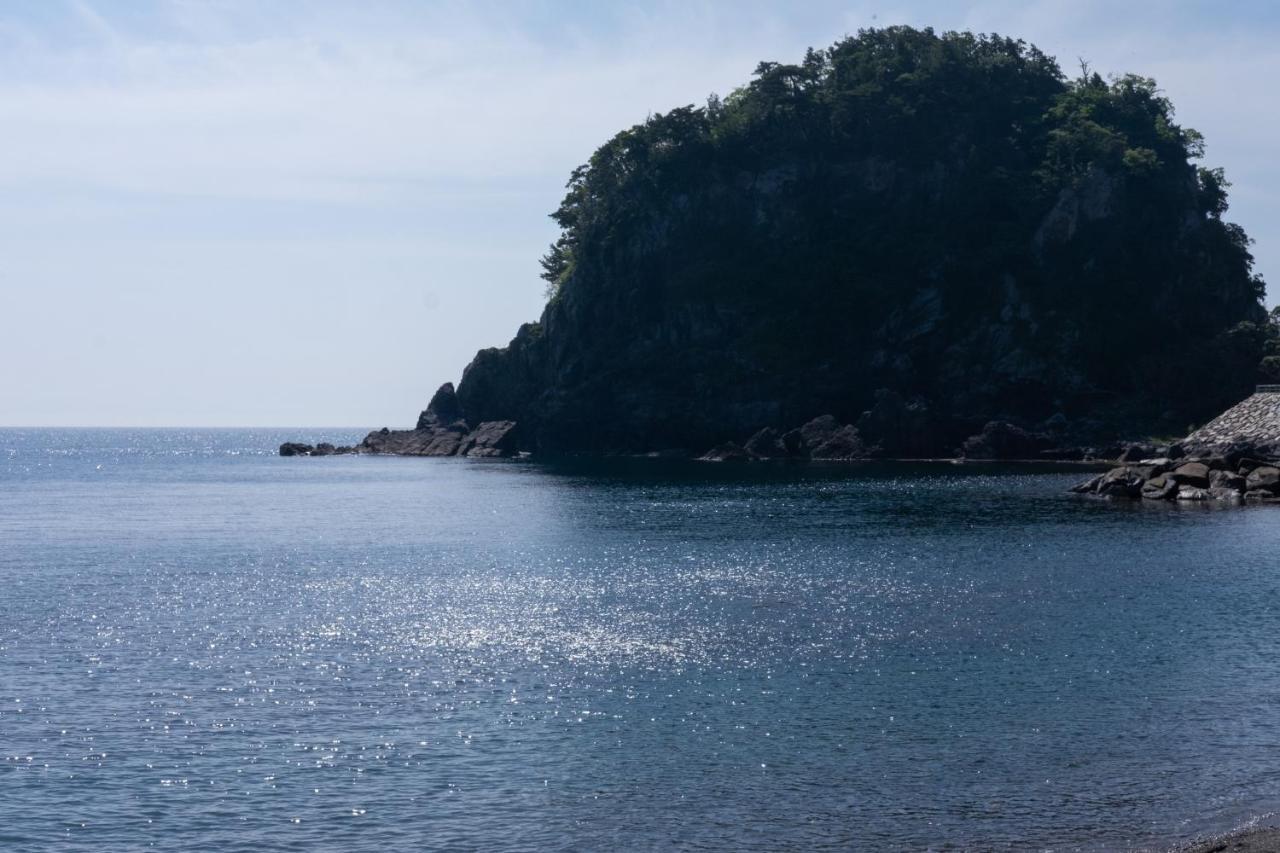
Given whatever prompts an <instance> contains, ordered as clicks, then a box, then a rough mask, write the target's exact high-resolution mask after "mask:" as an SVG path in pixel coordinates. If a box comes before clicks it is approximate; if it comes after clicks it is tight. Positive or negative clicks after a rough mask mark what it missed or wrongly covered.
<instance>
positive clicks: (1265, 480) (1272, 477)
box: [1245, 465, 1280, 493]
mask: <svg viewBox="0 0 1280 853" xmlns="http://www.w3.org/2000/svg"><path fill="white" fill-rule="evenodd" d="M1245 483H1246V485H1247V487H1248V490H1249V491H1251V492H1271V493H1275V492H1280V468H1273V467H1272V466H1270V465H1262V466H1259V467H1257V468H1254V469H1253V470H1252V471H1250V472H1249V475H1248V476H1247V477H1246V478H1245Z"/></svg>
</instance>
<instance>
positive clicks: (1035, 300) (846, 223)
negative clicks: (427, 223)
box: [457, 28, 1264, 455]
mask: <svg viewBox="0 0 1280 853" xmlns="http://www.w3.org/2000/svg"><path fill="white" fill-rule="evenodd" d="M1199 152H1200V142H1199V137H1198V135H1196V134H1195V133H1194V132H1193V131H1187V130H1183V129H1181V128H1179V127H1178V126H1177V125H1176V124H1174V123H1173V121H1172V107H1171V106H1170V105H1169V104H1168V102H1167V101H1165V100H1164V99H1163V98H1162V97H1161V96H1160V95H1159V93H1158V91H1157V90H1156V89H1155V87H1154V84H1153V83H1152V82H1151V81H1148V80H1143V79H1141V78H1133V77H1127V78H1121V79H1119V80H1116V81H1114V82H1112V83H1110V84H1107V83H1105V82H1103V81H1102V80H1101V79H1100V78H1098V77H1097V76H1096V75H1094V76H1092V77H1086V78H1082V79H1080V80H1076V81H1067V80H1065V79H1064V78H1063V76H1062V74H1061V73H1060V71H1059V70H1058V68H1057V66H1056V64H1055V63H1054V62H1053V61H1052V60H1051V59H1049V58H1048V57H1045V56H1044V55H1042V54H1040V53H1039V52H1038V51H1037V50H1035V48H1033V47H1028V46H1026V45H1025V44H1023V43H1020V42H1013V41H1009V40H1004V39H999V38H995V37H992V38H985V37H974V36H971V35H968V34H948V35H946V36H941V37H940V36H937V35H935V34H933V33H932V32H931V31H927V30H926V31H916V30H911V29H907V28H893V29H889V30H875V31H866V32H863V33H860V34H859V36H857V37H855V38H851V39H847V40H845V41H843V42H840V43H838V44H836V45H835V46H834V47H832V48H831V49H829V50H826V51H821V52H813V51H811V52H810V53H809V55H808V56H806V58H805V60H804V62H803V63H802V64H800V65H776V64H768V63H766V64H762V65H761V66H760V68H759V69H758V71H757V74H756V77H755V79H754V80H753V81H752V82H751V83H750V84H749V85H748V86H746V87H744V88H742V89H740V90H738V91H736V92H735V93H733V94H732V95H731V96H729V97H728V98H726V99H725V100H724V101H720V100H718V99H712V100H711V101H710V102H709V103H708V105H707V106H706V107H703V108H696V109H695V108H692V107H687V108H682V109H678V110H673V111H672V112H670V113H668V114H666V115H658V116H654V117H652V118H650V119H649V120H648V121H646V122H645V123H644V124H643V125H639V126H637V127H635V128H632V129H631V130H628V131H625V132H623V133H621V134H619V135H618V136H617V137H615V138H614V139H613V140H611V141H610V142H608V143H607V144H606V145H604V146H603V147H602V148H601V149H600V150H599V151H597V152H596V154H595V155H594V156H593V157H592V159H591V161H590V163H589V164H587V165H586V166H584V167H582V168H580V169H579V170H577V171H576V172H575V173H574V175H573V178H572V180H571V182H570V184H569V191H568V194H567V196H566V198H565V201H564V203H563V204H562V206H561V208H560V210H559V211H557V213H556V214H555V217H556V219H557V220H558V221H559V223H560V224H561V226H562V228H563V234H562V236H561V238H560V240H559V241H558V242H557V243H556V244H555V246H553V247H552V250H551V252H550V253H549V255H548V256H547V258H546V259H544V267H546V270H547V275H546V276H545V277H546V278H547V279H548V280H549V282H550V283H551V285H552V290H551V293H552V295H551V298H550V300H549V302H548V305H547V307H546V309H545V311H544V313H543V316H542V318H541V320H540V321H539V322H538V323H532V324H527V325H525V326H523V327H522V328H521V329H520V330H519V332H518V334H517V335H516V337H515V339H514V340H513V341H512V342H511V343H510V344H509V345H508V346H507V347H505V348H503V349H489V350H484V351H482V352H480V353H479V354H478V355H477V356H476V358H475V360H474V361H473V362H472V363H471V365H470V366H469V367H468V368H467V370H466V372H465V373H464V375H463V377H462V382H461V383H460V386H459V388H458V392H457V393H458V401H459V403H460V404H461V407H462V409H463V410H464V411H465V413H466V417H467V419H468V420H469V421H471V422H473V423H476V422H481V421H517V422H519V423H520V425H521V430H520V435H521V441H522V442H523V443H524V444H525V445H526V449H531V450H556V451H564V450H586V451H612V450H618V451H649V450H660V449H665V448H677V447H678V448H698V449H702V448H706V447H709V446H712V445H714V444H717V443H719V442H723V441H726V440H734V441H743V440H745V438H746V437H748V436H750V435H751V434H753V433H754V432H756V431H757V430H759V429H761V428H764V427H777V428H789V427H794V426H797V425H799V424H801V423H804V422H805V421H807V420H809V419H811V418H813V417H814V416H815V415H818V414H824V413H830V414H833V415H835V416H836V417H837V418H838V419H839V420H840V421H841V422H846V423H850V424H852V423H855V422H859V420H860V419H861V423H862V426H861V427H860V428H861V429H862V430H864V432H871V433H874V432H876V431H877V430H878V431H879V433H880V434H878V435H876V434H871V435H866V436H864V438H866V439H867V441H868V442H869V443H875V444H878V445H880V446H882V447H886V446H892V445H893V444H894V443H895V442H897V443H899V444H902V443H904V442H906V443H907V444H910V445H911V455H930V454H931V453H946V452H950V451H952V450H954V449H955V448H956V447H957V446H958V445H959V443H960V441H961V440H962V439H963V438H964V437H965V436H966V435H969V434H971V433H972V432H974V431H976V428H980V427H981V426H982V424H984V423H986V422H987V421H990V420H993V419H1002V420H1009V421H1012V422H1015V423H1020V424H1023V425H1025V426H1028V427H1036V426H1043V425H1044V424H1045V423H1052V424H1053V425H1054V426H1055V429H1057V430H1059V431H1061V430H1062V429H1064V424H1065V425H1066V427H1065V428H1067V429H1068V430H1074V431H1075V432H1076V433H1078V434H1080V435H1089V434H1101V433H1104V432H1106V431H1109V430H1112V431H1114V430H1116V429H1120V430H1131V431H1132V430H1158V429H1162V428H1169V429H1174V430H1175V431H1176V430H1177V429H1180V428H1181V427H1185V425H1186V424H1187V423H1188V422H1190V421H1194V420H1197V419H1202V418H1204V417H1205V416H1207V415H1209V414H1212V413H1214V412H1216V411H1217V410H1219V409H1221V408H1222V407H1223V406H1224V405H1226V404H1229V403H1231V402H1234V400H1235V399H1239V397H1241V396H1244V395H1245V394H1246V393H1247V390H1248V388H1249V387H1250V386H1251V385H1252V383H1253V382H1254V380H1255V374H1254V366H1255V365H1256V363H1257V361H1258V359H1259V355H1260V352H1259V348H1260V346H1261V337H1260V332H1259V329H1260V328H1261V324H1262V323H1263V322H1264V315H1263V312H1262V308H1261V304H1260V296H1261V292H1262V283H1261V281H1260V280H1259V279H1258V278H1257V277H1255V276H1254V275H1253V274H1252V271H1251V262H1252V259H1251V257H1250V256H1249V254H1248V251H1247V238H1245V236H1244V234H1243V233H1242V232H1241V231H1240V229H1239V228H1238V227H1236V226H1234V225H1230V224H1227V223H1225V222H1223V221H1222V219H1221V214H1222V213H1223V211H1224V210H1225V208H1226V202H1225V192H1224V190H1223V185H1224V184H1223V181H1222V178H1221V175H1220V173H1217V172H1212V171H1208V170H1204V169H1198V168H1196V167H1195V166H1194V165H1193V164H1192V163H1191V162H1190V159H1193V158H1194V157H1196V156H1198V154H1199ZM877 393H879V397H877ZM886 393H888V394H891V395H893V397H894V398H895V399H898V400H900V401H905V403H906V404H908V405H909V408H910V412H911V413H912V414H911V415H910V417H911V419H912V420H911V423H912V431H911V433H910V436H911V437H910V438H909V439H906V438H904V437H903V436H904V435H905V434H904V433H903V432H902V431H901V429H900V428H898V427H894V426H892V425H891V424H892V423H894V422H895V421H894V418H900V417H901V415H900V414H899V415H894V416H893V417H888V418H886V417H868V418H864V417H862V416H863V413H864V412H866V411H868V410H871V409H872V408H873V406H874V405H875V404H876V401H877V399H883V398H884V395H885V394H886ZM895 411H899V412H901V411H906V410H905V409H902V407H901V406H899V407H898V409H897V410H895ZM926 451H928V452H926Z"/></svg>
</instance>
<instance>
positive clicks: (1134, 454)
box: [1119, 444, 1159, 462]
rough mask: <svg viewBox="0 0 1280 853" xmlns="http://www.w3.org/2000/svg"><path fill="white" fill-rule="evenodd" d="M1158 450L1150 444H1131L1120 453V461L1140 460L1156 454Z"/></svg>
mask: <svg viewBox="0 0 1280 853" xmlns="http://www.w3.org/2000/svg"><path fill="white" fill-rule="evenodd" d="M1158 453H1159V451H1157V449H1156V448H1154V447H1152V446H1151V445H1150V444H1131V445H1129V446H1128V447H1126V448H1125V449H1124V452H1123V453H1121V454H1120V458H1119V461H1120V462H1140V461H1142V460H1143V459H1151V458H1152V457H1154V456H1156V455H1158Z"/></svg>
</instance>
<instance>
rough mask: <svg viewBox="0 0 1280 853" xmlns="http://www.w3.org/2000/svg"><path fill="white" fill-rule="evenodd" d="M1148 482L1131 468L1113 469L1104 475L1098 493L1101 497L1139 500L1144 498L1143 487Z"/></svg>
mask: <svg viewBox="0 0 1280 853" xmlns="http://www.w3.org/2000/svg"><path fill="white" fill-rule="evenodd" d="M1145 482H1146V481H1145V480H1144V479H1143V477H1142V475H1141V474H1140V473H1138V472H1136V471H1133V470H1132V469H1130V468H1127V467H1122V468H1112V469H1111V470H1110V471H1108V472H1107V473H1106V474H1104V475H1102V480H1101V481H1100V482H1099V483H1098V487H1097V491H1098V494H1100V495H1106V496H1107V497H1114V498H1137V497H1141V496H1142V486H1143V484H1144V483H1145Z"/></svg>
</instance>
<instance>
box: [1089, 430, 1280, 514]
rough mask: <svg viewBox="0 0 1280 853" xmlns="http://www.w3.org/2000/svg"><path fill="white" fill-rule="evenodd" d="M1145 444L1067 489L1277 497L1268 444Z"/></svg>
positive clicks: (1279, 457)
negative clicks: (1153, 447)
mask: <svg viewBox="0 0 1280 853" xmlns="http://www.w3.org/2000/svg"><path fill="white" fill-rule="evenodd" d="M1148 449H1149V448H1143V447H1138V446H1135V447H1134V448H1131V449H1130V451H1127V452H1126V454H1125V456H1124V457H1122V458H1121V459H1120V460H1119V461H1120V462H1122V463H1123V464H1121V465H1119V466H1117V467H1115V468H1112V469H1111V470H1110V471H1107V472H1106V473H1104V474H1099V475H1097V476H1096V477H1092V478H1090V479H1089V480H1086V481H1085V482H1083V483H1080V484H1078V485H1076V486H1074V487H1073V488H1072V489H1071V491H1072V492H1075V493H1077V494H1086V495H1097V496H1100V497H1105V498H1119V499H1129V500H1148V501H1192V502H1195V501H1226V502H1230V503H1240V502H1249V503H1275V502H1280V449H1278V448H1276V447H1274V446H1271V445H1261V446H1260V445H1255V444H1252V443H1249V442H1234V443H1231V444H1228V445H1225V446H1217V447H1203V446H1202V447H1194V446H1193V447H1191V448H1184V447H1182V446H1181V445H1177V444H1175V445H1171V446H1169V447H1166V448H1161V449H1159V450H1160V451H1161V452H1159V454H1158V455H1154V454H1153V455H1151V456H1146V455H1145V454H1144V453H1143V451H1145V450H1148Z"/></svg>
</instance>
